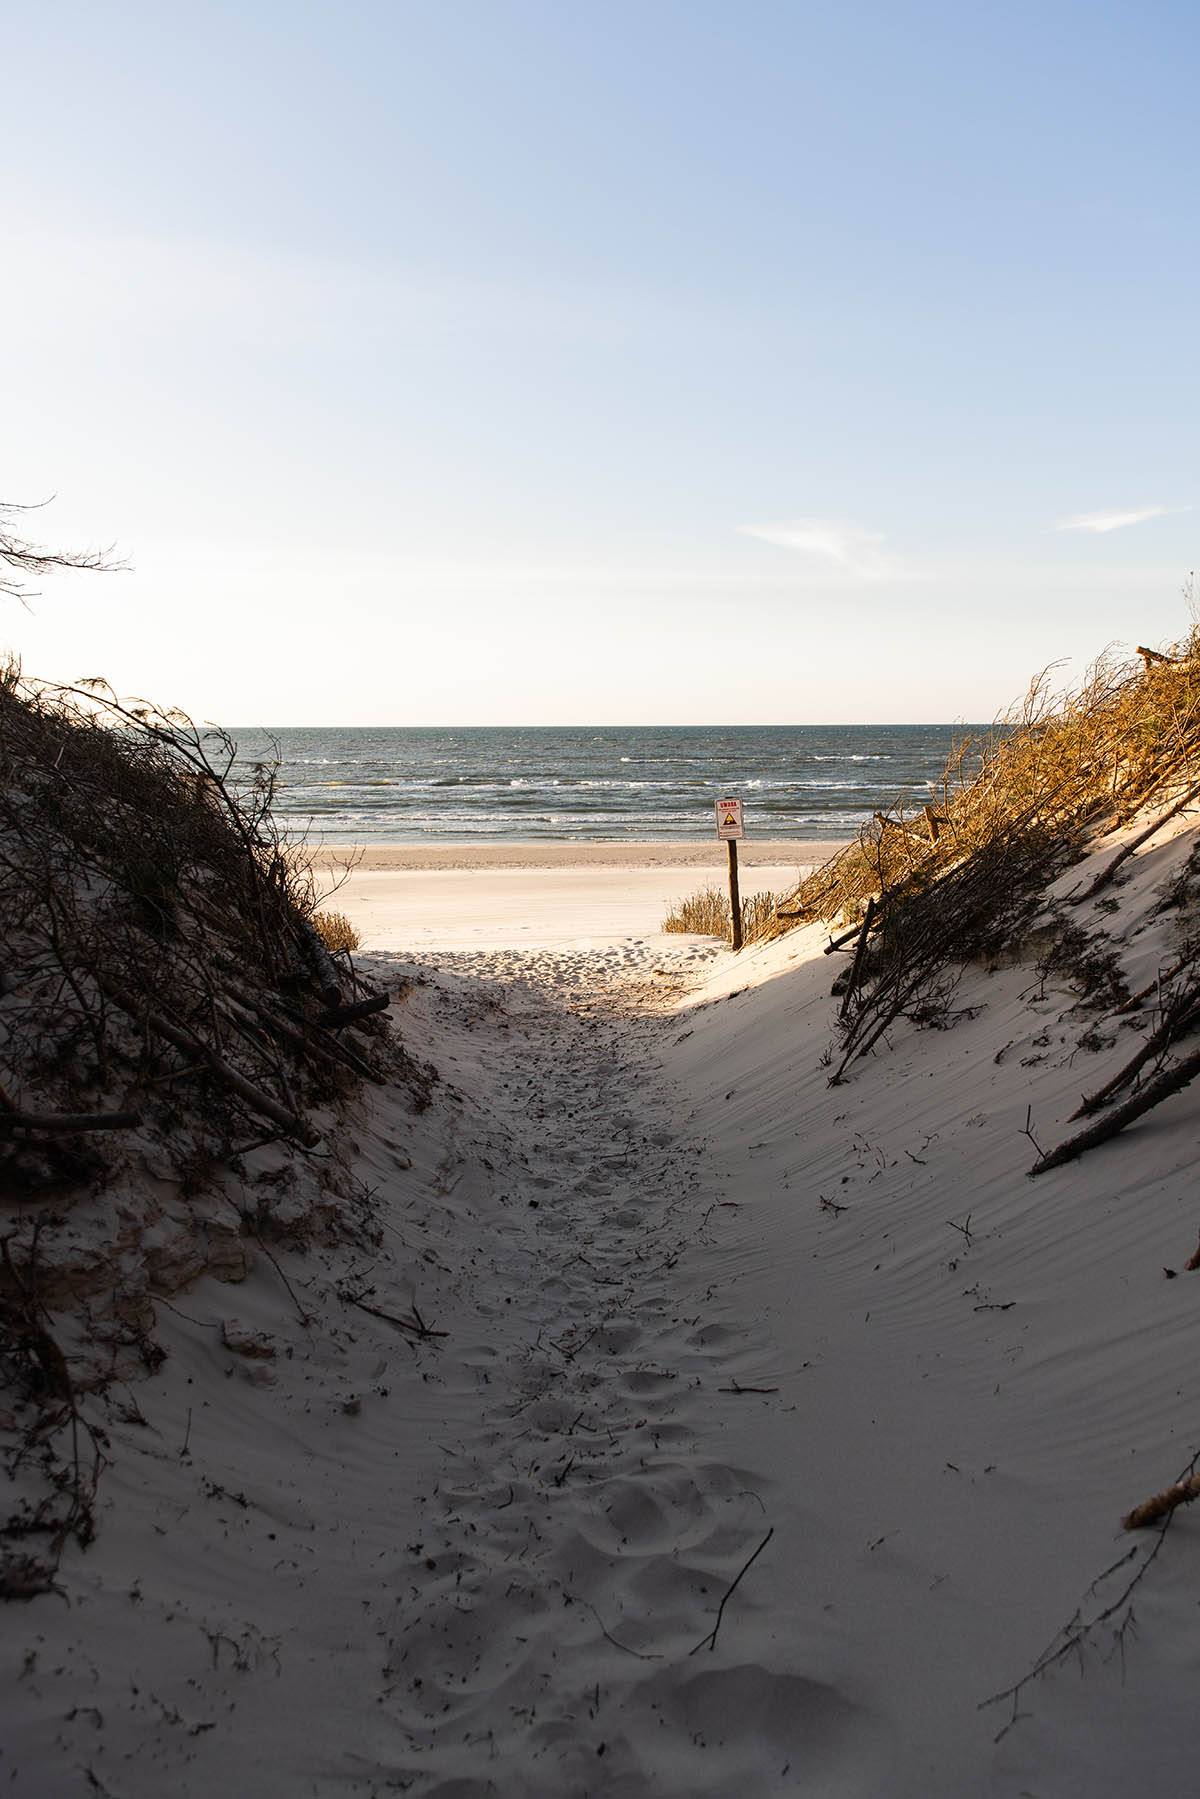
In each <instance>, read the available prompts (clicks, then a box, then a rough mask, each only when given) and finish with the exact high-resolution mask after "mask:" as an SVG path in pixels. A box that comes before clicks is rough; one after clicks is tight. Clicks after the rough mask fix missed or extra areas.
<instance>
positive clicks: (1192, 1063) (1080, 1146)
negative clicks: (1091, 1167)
mask: <svg viewBox="0 0 1200 1799" xmlns="http://www.w3.org/2000/svg"><path fill="white" fill-rule="evenodd" d="M1198 1074H1200V1052H1198V1053H1197V1054H1195V1055H1191V1056H1187V1057H1185V1058H1184V1060H1183V1061H1182V1062H1177V1063H1176V1064H1175V1066H1174V1068H1168V1069H1167V1070H1166V1071H1165V1073H1163V1074H1160V1075H1159V1076H1158V1077H1157V1079H1156V1080H1153V1081H1147V1083H1146V1085H1145V1086H1144V1087H1143V1088H1142V1090H1141V1092H1140V1093H1135V1094H1134V1096H1133V1098H1132V1099H1128V1100H1126V1102H1125V1104H1124V1105H1123V1106H1118V1107H1117V1109H1116V1111H1115V1112H1110V1113H1109V1115H1108V1117H1107V1118H1104V1119H1102V1120H1101V1121H1100V1123H1099V1124H1094V1125H1092V1126H1091V1128H1090V1130H1086V1131H1080V1132H1079V1133H1078V1135H1076V1136H1074V1137H1068V1139H1067V1141H1066V1142H1065V1143H1060V1144H1059V1146H1058V1148H1057V1149H1052V1150H1050V1151H1048V1152H1047V1154H1046V1155H1044V1156H1043V1157H1042V1158H1041V1160H1040V1161H1037V1162H1035V1163H1034V1165H1033V1167H1032V1168H1030V1169H1029V1170H1028V1173H1029V1176H1030V1178H1031V1179H1032V1177H1033V1176H1034V1175H1035V1174H1045V1173H1046V1172H1047V1170H1048V1169H1050V1168H1061V1167H1062V1165H1063V1163H1064V1162H1073V1161H1074V1160H1075V1158H1076V1157H1077V1156H1081V1155H1083V1154H1084V1152H1085V1151H1086V1150H1089V1149H1095V1148H1096V1146H1097V1144H1100V1143H1106V1142H1107V1141H1108V1139H1109V1138H1110V1137H1115V1136H1116V1135H1117V1133H1118V1132H1119V1131H1123V1130H1124V1129H1125V1126H1126V1125H1127V1124H1132V1123H1133V1121H1134V1119H1135V1118H1140V1117H1141V1116H1142V1114H1143V1112H1149V1111H1150V1109H1151V1108H1152V1107H1153V1106H1157V1105H1159V1104H1160V1103H1161V1102H1162V1101H1163V1100H1164V1099H1170V1097H1171V1095H1172V1094H1173V1093H1178V1092H1179V1091H1180V1089H1181V1088H1183V1087H1186V1086H1187V1085H1188V1083H1189V1081H1194V1080H1195V1078H1196V1076H1197V1075H1198Z"/></svg>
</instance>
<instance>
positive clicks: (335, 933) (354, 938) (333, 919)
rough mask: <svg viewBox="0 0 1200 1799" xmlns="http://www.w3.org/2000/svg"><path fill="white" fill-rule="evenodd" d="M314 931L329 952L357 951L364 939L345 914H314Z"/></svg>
mask: <svg viewBox="0 0 1200 1799" xmlns="http://www.w3.org/2000/svg"><path fill="white" fill-rule="evenodd" d="M312 922H313V929H314V930H315V931H316V933H317V936H318V937H319V938H320V939H321V942H322V943H323V944H324V945H325V948H326V949H327V950H330V951H331V952H332V953H333V954H335V955H336V954H337V952H338V951H339V950H356V949H357V948H358V947H359V945H360V944H361V942H362V938H361V937H360V936H359V934H358V932H357V931H356V930H355V928H354V926H353V925H352V924H351V923H350V920H349V919H348V918H347V917H346V914H345V913H344V912H314V913H313V915H312Z"/></svg>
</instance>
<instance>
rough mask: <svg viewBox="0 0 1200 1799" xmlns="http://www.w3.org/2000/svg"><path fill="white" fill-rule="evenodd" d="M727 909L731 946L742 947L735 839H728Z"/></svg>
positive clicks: (740, 902)
mask: <svg viewBox="0 0 1200 1799" xmlns="http://www.w3.org/2000/svg"><path fill="white" fill-rule="evenodd" d="M729 911H730V920H731V923H732V926H733V933H732V935H733V947H734V949H741V947H742V896H741V894H740V893H739V892H738V865H737V839H736V838H734V837H731V838H730V839H729Z"/></svg>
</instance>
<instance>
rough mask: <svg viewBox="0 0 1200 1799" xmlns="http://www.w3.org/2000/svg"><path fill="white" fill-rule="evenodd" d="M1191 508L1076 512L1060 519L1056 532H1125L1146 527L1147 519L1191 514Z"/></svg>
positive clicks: (1175, 507) (1138, 508) (1172, 507)
mask: <svg viewBox="0 0 1200 1799" xmlns="http://www.w3.org/2000/svg"><path fill="white" fill-rule="evenodd" d="M1191 510H1192V509H1191V507H1190V506H1132V507H1130V509H1129V510H1128V512H1076V513H1073V514H1072V516H1071V517H1070V518H1060V519H1059V521H1058V523H1057V524H1056V525H1055V527H1054V528H1055V530H1056V531H1123V530H1124V529H1125V526H1126V525H1144V524H1145V522H1146V520H1147V519H1151V518H1167V517H1168V516H1169V515H1170V514H1171V513H1174V512H1190V511H1191Z"/></svg>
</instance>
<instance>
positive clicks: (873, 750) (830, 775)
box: [231, 724, 978, 843]
mask: <svg viewBox="0 0 1200 1799" xmlns="http://www.w3.org/2000/svg"><path fill="white" fill-rule="evenodd" d="M977 728H978V727H974V726H969V725H961V724H959V725H729V726H712V725H703V726H701V725H697V726H692V725H647V726H627V725H620V726H615V725H614V726H602V725H595V726H592V725H586V726H582V725H581V726H572V727H569V728H558V727H551V726H544V727H543V726H532V727H507V726H475V727H456V728H445V729H436V730H434V729H410V728H407V727H395V728H386V729H383V728H380V729H375V728H371V727H355V728H342V727H339V728H325V727H316V726H306V727H286V728H282V727H281V728H276V729H263V728H254V729H243V730H240V731H234V732H232V733H231V734H232V736H233V737H234V739H235V741H236V742H237V744H238V752H239V772H240V773H241V774H242V776H243V777H245V776H246V775H248V773H249V770H250V766H251V764H253V763H254V762H263V761H267V762H277V763H278V765H279V767H278V797H277V802H276V806H275V813H276V816H277V818H278V819H279V821H280V822H281V823H282V824H283V825H284V826H286V828H287V829H288V831H289V833H290V834H293V835H297V836H299V835H304V836H307V837H308V838H309V840H310V841H315V842H325V843H422V842H434V841H438V842H462V843H486V842H489V841H493V840H498V839H501V838H516V839H527V840H541V841H558V842H584V841H586V840H588V839H589V838H608V839H616V840H626V841H630V842H637V841H642V842H646V841H650V842H653V841H656V840H664V841H669V840H671V839H678V840H680V841H686V840H688V839H693V840H696V839H701V838H705V837H708V836H710V835H712V833H713V805H714V802H715V801H716V800H717V799H725V798H728V797H730V796H731V795H733V796H737V797H740V798H741V799H742V801H743V803H744V807H745V821H746V833H747V836H748V837H750V836H759V837H763V838H828V839H836V838H839V837H846V836H848V835H851V834H852V833H853V832H854V831H855V830H857V828H858V826H859V825H860V824H862V823H863V822H864V820H866V819H869V818H870V817H871V815H872V813H873V812H875V811H876V810H877V809H881V808H883V807H886V806H888V805H890V804H891V803H892V801H893V800H894V799H895V798H896V796H897V794H899V793H901V792H908V793H911V794H912V795H913V796H914V797H915V799H916V801H917V803H918V804H922V803H923V802H924V801H925V800H926V799H928V797H929V786H930V783H933V782H936V781H937V779H938V776H939V775H940V773H941V770H942V768H943V766H944V764H945V761H946V757H947V754H948V752H949V751H950V749H951V746H952V745H953V744H954V743H955V742H957V741H960V740H961V739H962V738H963V737H964V736H968V735H972V734H973V733H974V732H975V730H976V729H977Z"/></svg>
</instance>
